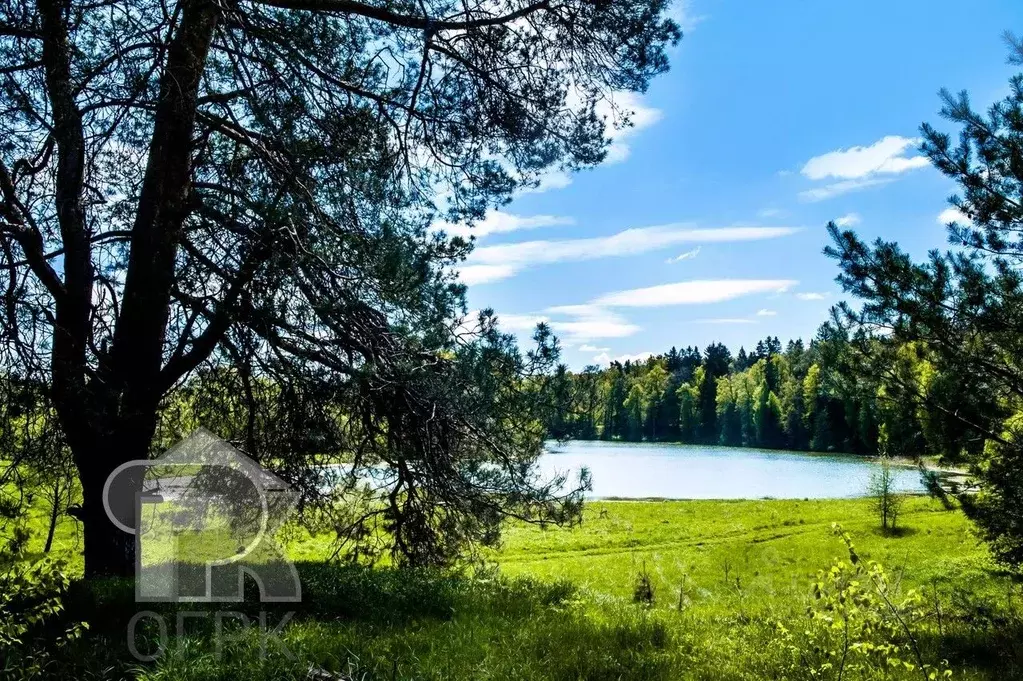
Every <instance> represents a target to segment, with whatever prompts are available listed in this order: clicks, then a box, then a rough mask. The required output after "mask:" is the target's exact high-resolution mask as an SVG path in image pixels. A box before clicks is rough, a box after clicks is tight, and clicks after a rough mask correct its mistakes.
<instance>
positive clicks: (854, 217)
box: [835, 213, 860, 227]
mask: <svg viewBox="0 0 1023 681" xmlns="http://www.w3.org/2000/svg"><path fill="white" fill-rule="evenodd" d="M835 224H836V225H838V226H839V227H852V226H853V225H858V224H860V215H859V213H849V214H848V215H843V216H842V217H840V218H838V219H837V220H835Z"/></svg>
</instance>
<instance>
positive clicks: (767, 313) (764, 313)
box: [757, 309, 778, 317]
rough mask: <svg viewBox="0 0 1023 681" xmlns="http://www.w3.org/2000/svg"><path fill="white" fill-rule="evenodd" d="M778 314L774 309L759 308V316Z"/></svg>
mask: <svg viewBox="0 0 1023 681" xmlns="http://www.w3.org/2000/svg"><path fill="white" fill-rule="evenodd" d="M777 314H778V313H777V312H775V311H774V310H768V309H763V310H757V316H758V317H775V316H777Z"/></svg>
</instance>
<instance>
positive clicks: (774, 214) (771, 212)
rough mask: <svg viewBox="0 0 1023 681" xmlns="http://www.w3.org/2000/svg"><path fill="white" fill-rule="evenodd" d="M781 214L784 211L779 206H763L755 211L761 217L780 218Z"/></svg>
mask: <svg viewBox="0 0 1023 681" xmlns="http://www.w3.org/2000/svg"><path fill="white" fill-rule="evenodd" d="M783 215H785V211H783V210H781V209H780V208H765V209H763V210H761V211H759V212H758V213H757V216H758V217H762V218H780V217H782V216H783Z"/></svg>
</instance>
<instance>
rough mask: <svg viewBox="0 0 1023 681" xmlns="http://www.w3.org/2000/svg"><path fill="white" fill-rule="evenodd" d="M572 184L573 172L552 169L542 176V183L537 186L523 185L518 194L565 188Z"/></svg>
mask: <svg viewBox="0 0 1023 681" xmlns="http://www.w3.org/2000/svg"><path fill="white" fill-rule="evenodd" d="M570 184H572V174H571V173H569V172H568V171H567V170H551V171H549V172H547V173H546V174H544V176H543V177H541V178H540V184H538V185H537V186H535V187H522V188H520V189H519V190H518V192H517V193H518V194H520V195H522V194H543V193H544V192H549V191H552V190H555V189H564V188H565V187H567V186H568V185H570Z"/></svg>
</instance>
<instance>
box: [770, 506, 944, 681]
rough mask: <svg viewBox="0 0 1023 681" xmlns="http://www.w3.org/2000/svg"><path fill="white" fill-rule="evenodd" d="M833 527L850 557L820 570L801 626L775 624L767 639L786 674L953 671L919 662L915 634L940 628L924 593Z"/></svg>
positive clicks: (932, 679) (938, 675)
mask: <svg viewBox="0 0 1023 681" xmlns="http://www.w3.org/2000/svg"><path fill="white" fill-rule="evenodd" d="M833 528H834V530H835V533H836V534H838V535H839V536H840V537H841V539H842V541H843V542H844V543H845V545H846V549H847V550H848V552H849V559H848V560H836V561H835V563H834V564H833V565H832V566H831V568H830V569H829V570H820V571H818V573H817V578H816V579H815V580H814V583H813V602H812V603H811V605H810V606H809V608H808V609H807V618H806V619H805V620H804V621H803V623H802V625H796V626H795V627H793V628H789V627H787V626H786V625H785V624H783V623H780V622H779V623H777V625H776V626H777V631H778V635H777V638H776V639H775V641H774V642H773V645H774V646H776V647H779V648H781V649H783V651H784V652H785V653H786V655H787V658H788V660H789V663H788V669H787V672H788V673H789V674H790V675H791V676H789V677H788V678H791V679H814V680H816V679H822V678H833V679H843V678H849V679H852V678H885V679H887V678H921V679H923V680H924V681H936V680H938V679H948V678H951V677H952V671H951V670H950V669H949V668H948V662H947V660H942V661H940V662H937V663H934V662H931V661H925V660H924V659H923V656H922V654H921V651H920V646H919V639H920V637H921V636H922V635H927V636H932V635H934V634H936V633H937V629H938V626H937V624H936V623H935V622H934V621H932V619H931V618H930V613H929V611H928V609H927V607H926V603H925V599H924V597H923V595H922V594H921V593H919V592H918V591H916V590H915V589H911V590H908V591H906V592H905V593H901V592H900V589H899V587H898V585H897V583H896V582H893V581H892V579H891V578H890V577H889V575H888V573H887V571H886V570H885V569H884V567H883V566H882V565H881V564H880V563H877V562H875V561H868V562H866V563H864V562H863V561H862V560H861V559H860V557H859V555H858V554H857V553H856V549H855V547H854V546H853V543H852V540H851V539H850V538H849V535H848V534H846V533H845V532H843V531H842V528H841V527H840V526H839V525H837V524H835V525H833Z"/></svg>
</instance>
